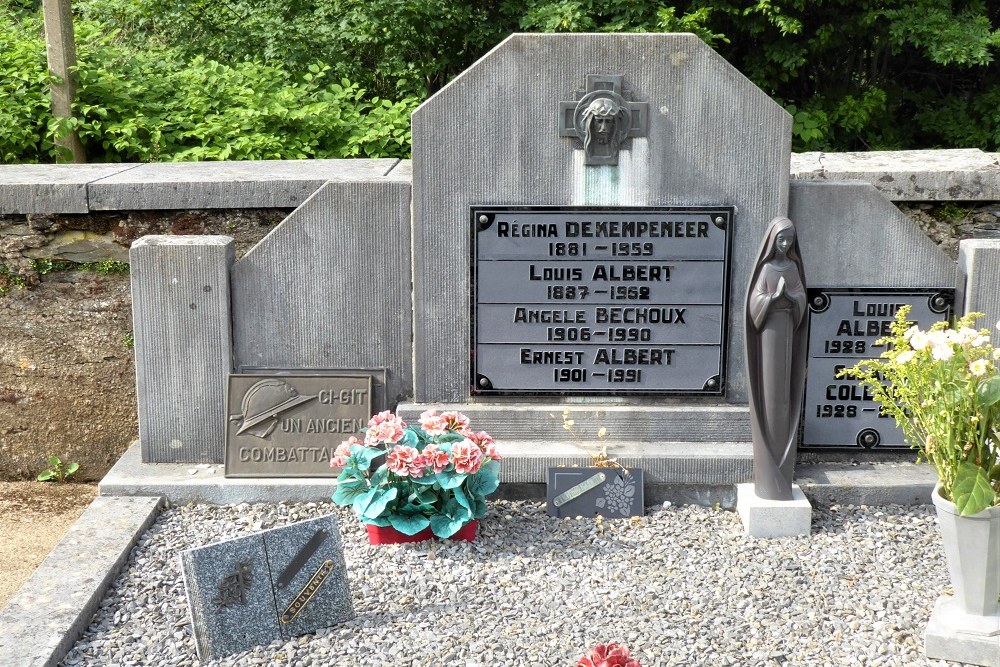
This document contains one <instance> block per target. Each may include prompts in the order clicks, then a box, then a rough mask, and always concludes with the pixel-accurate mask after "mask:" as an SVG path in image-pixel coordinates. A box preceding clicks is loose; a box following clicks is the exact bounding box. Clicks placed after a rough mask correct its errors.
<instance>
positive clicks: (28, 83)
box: [0, 6, 53, 163]
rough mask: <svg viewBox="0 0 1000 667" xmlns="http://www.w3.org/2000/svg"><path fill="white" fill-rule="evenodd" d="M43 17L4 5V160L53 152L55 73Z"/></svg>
mask: <svg viewBox="0 0 1000 667" xmlns="http://www.w3.org/2000/svg"><path fill="white" fill-rule="evenodd" d="M41 30H42V21H41V17H40V16H36V15H31V14H27V15H25V14H22V13H15V12H14V11H13V6H7V7H3V6H0V81H2V82H3V89H4V90H3V94H0V163H8V162H42V161H45V160H46V159H48V158H49V156H50V155H51V154H52V146H53V144H52V136H51V135H50V133H49V132H48V118H49V115H50V114H51V106H50V103H49V94H48V86H49V76H48V66H47V65H46V61H45V41H44V39H43V38H42V35H41Z"/></svg>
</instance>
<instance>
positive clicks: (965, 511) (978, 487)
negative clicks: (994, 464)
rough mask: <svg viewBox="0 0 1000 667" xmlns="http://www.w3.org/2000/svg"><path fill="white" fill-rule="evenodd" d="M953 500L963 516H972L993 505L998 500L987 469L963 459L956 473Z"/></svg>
mask: <svg viewBox="0 0 1000 667" xmlns="http://www.w3.org/2000/svg"><path fill="white" fill-rule="evenodd" d="M951 491H952V496H953V498H952V500H953V501H954V502H955V507H956V508H957V509H958V513H959V514H960V515H961V516H972V515H973V514H978V513H979V512H982V511H983V510H984V509H986V508H987V507H992V506H993V504H994V503H995V502H996V500H997V496H996V493H995V492H994V491H993V487H992V486H990V478H989V475H987V473H986V471H985V470H983V469H982V468H980V467H979V466H977V465H976V464H974V463H970V462H969V461H963V462H962V463H960V464H959V466H958V471H957V472H956V473H955V485H954V487H952V490H951Z"/></svg>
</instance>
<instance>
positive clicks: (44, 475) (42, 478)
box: [38, 470, 56, 482]
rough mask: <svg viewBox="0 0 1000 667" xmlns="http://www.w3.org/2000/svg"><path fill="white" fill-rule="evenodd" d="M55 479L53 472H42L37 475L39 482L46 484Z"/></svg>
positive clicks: (54, 472)
mask: <svg viewBox="0 0 1000 667" xmlns="http://www.w3.org/2000/svg"><path fill="white" fill-rule="evenodd" d="M55 478H56V471H55V470H43V471H42V472H40V473H38V481H39V482H47V481H49V480H50V479H55Z"/></svg>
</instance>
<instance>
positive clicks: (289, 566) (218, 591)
mask: <svg viewBox="0 0 1000 667" xmlns="http://www.w3.org/2000/svg"><path fill="white" fill-rule="evenodd" d="M180 559H181V567H182V570H183V572H184V588H185V592H186V594H187V599H188V606H189V608H190V610H191V621H192V622H191V628H192V631H193V633H194V639H195V645H196V647H197V651H198V657H199V658H200V659H201V660H211V659H214V658H219V657H223V656H226V655H230V654H232V653H236V652H239V651H245V650H247V649H249V648H252V647H254V646H258V645H262V644H269V643H270V642H272V641H274V640H275V639H279V638H281V639H289V638H291V637H294V636H298V635H301V634H305V633H308V632H312V631H314V630H317V629H319V628H324V627H329V626H331V625H335V624H337V623H341V622H343V621H346V620H349V619H351V618H353V617H354V609H353V606H352V603H351V592H350V586H349V584H348V581H347V565H346V562H345V561H344V554H343V549H342V546H341V538H340V529H339V527H338V526H337V519H336V517H335V516H333V515H330V516H325V517H321V518H319V519H312V520H309V521H302V522H300V523H296V524H292V525H290V526H284V527H281V528H274V529H271V530H268V531H264V532H263V533H258V534H256V535H251V536H248V537H241V538H238V539H235V540H228V541H226V542H220V543H218V544H213V545H209V546H205V547H199V548H196V549H188V550H187V551H182V552H181V554H180Z"/></svg>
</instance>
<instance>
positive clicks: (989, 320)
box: [957, 239, 1000, 341]
mask: <svg viewBox="0 0 1000 667" xmlns="http://www.w3.org/2000/svg"><path fill="white" fill-rule="evenodd" d="M958 276H959V278H958V288H959V291H960V292H961V296H960V297H959V301H960V303H959V304H957V305H958V306H961V308H962V312H964V313H971V312H976V313H983V314H984V318H983V320H982V321H981V322H980V323H979V326H981V327H985V328H987V329H989V330H990V331H991V332H992V333H993V340H994V341H997V340H1000V331H998V330H997V324H998V321H1000V287H998V286H1000V239H966V240H964V241H959V244H958Z"/></svg>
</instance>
